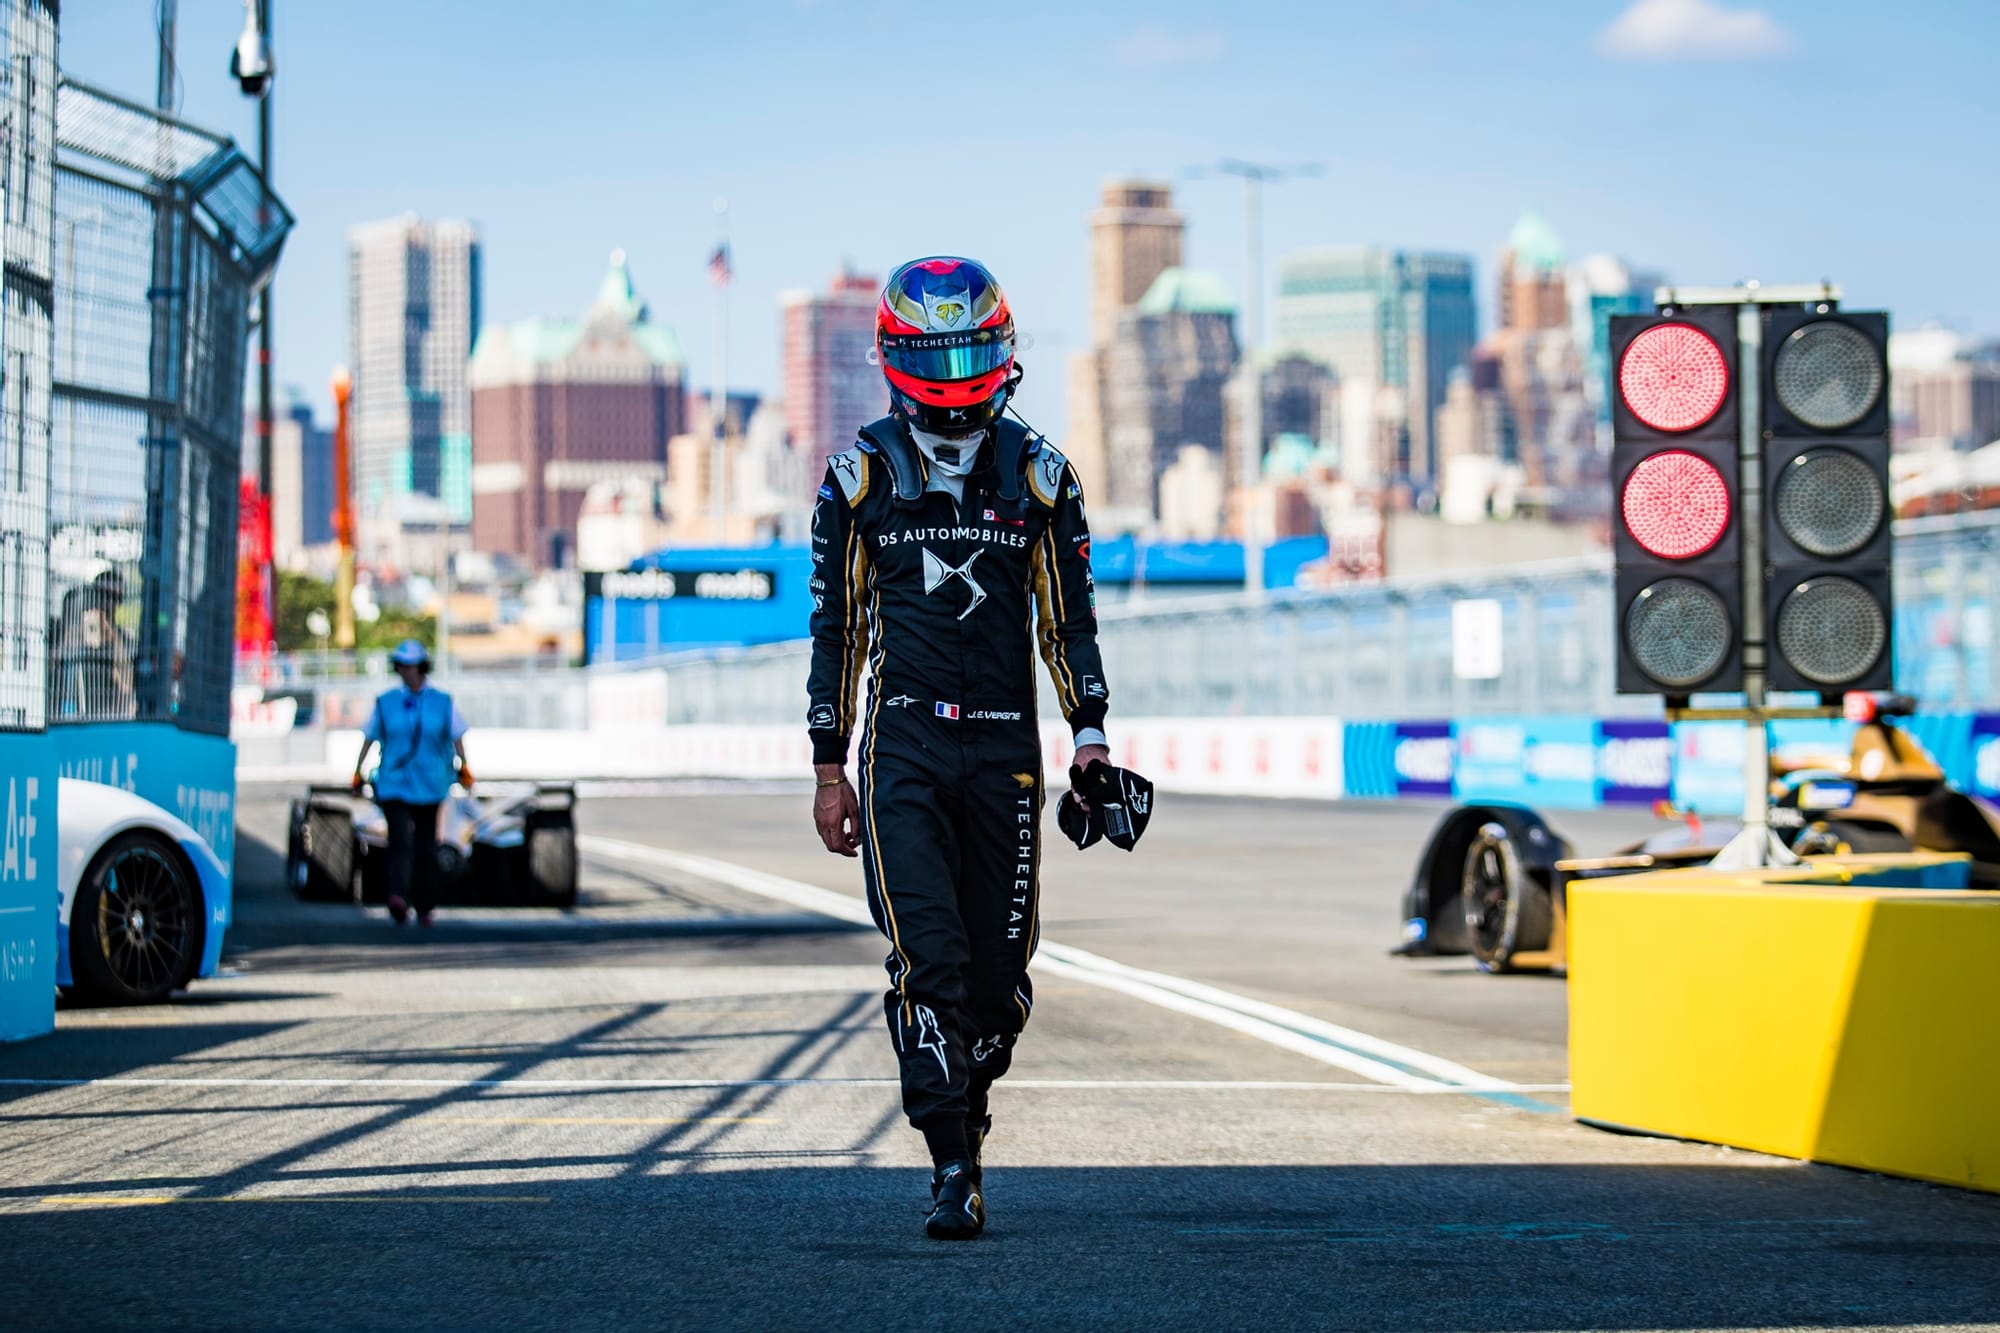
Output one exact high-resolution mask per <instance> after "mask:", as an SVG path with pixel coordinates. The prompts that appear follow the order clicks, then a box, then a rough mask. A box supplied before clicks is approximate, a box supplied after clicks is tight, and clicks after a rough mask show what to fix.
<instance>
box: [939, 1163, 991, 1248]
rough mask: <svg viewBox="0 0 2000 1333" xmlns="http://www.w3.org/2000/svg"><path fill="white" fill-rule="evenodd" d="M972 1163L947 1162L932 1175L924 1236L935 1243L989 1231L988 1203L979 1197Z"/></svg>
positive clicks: (968, 1238) (965, 1237)
mask: <svg viewBox="0 0 2000 1333" xmlns="http://www.w3.org/2000/svg"><path fill="white" fill-rule="evenodd" d="M976 1170H977V1169H976V1168H975V1167H974V1166H973V1164H972V1163H971V1162H946V1163H945V1164H944V1165H943V1166H941V1167H939V1168H938V1169H937V1170H936V1171H934V1172H932V1173H931V1211H930V1215H929V1216H928V1217H926V1218H924V1234H925V1235H927V1236H929V1237H930V1238H931V1239H932V1240H971V1239H972V1238H973V1237H974V1236H977V1235H978V1234H979V1233H980V1232H981V1231H983V1230H985V1228H986V1200H985V1199H983V1198H981V1197H980V1193H979V1181H978V1178H977V1175H976Z"/></svg>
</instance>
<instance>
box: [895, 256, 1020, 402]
mask: <svg viewBox="0 0 2000 1333" xmlns="http://www.w3.org/2000/svg"><path fill="white" fill-rule="evenodd" d="M875 354H876V357H877V359H878V360H879V361H880V362H881V366H882V374H883V375H884V376H885V377H886V378H887V379H888V381H889V397H890V401H891V403H892V405H893V406H894V408H895V411H896V415H898V416H900V417H902V418H903V419H904V420H905V421H907V422H908V423H909V424H910V425H912V426H915V427H916V428H918V429H919V430H924V431H929V432H930V433H932V434H934V435H964V434H968V433H970V432H972V431H975V430H980V429H983V428H984V427H987V426H990V425H992V424H993V422H994V421H995V420H996V419H997V418H998V417H999V415H1000V412H1001V409H1003V408H1004V407H1006V405H1007V395H1008V393H1009V391H1010V388H1011V384H1010V380H1011V379H1012V378H1013V375H1014V312H1013V310H1012V309H1011V308H1010V307H1009V306H1008V304H1007V297H1006V294H1005V293H1003V292H1002V291H1001V290H1000V284H999V283H998V282H996V281H994V279H993V275H992V274H991V273H989V272H987V271H986V268H985V266H984V265H982V264H978V263H975V262H973V261H972V260H970V259H955V258H952V257H950V256H938V257H934V258H931V259H914V260H911V261H910V262H909V263H907V264H905V265H903V266H902V267H901V268H899V269H897V270H896V271H895V272H894V273H892V274H890V275H889V282H888V285H887V286H885V287H883V289H882V300H881V303H880V304H879V305H877V306H876V308H875Z"/></svg>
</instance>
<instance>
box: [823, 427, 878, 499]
mask: <svg viewBox="0 0 2000 1333" xmlns="http://www.w3.org/2000/svg"><path fill="white" fill-rule="evenodd" d="M874 452H875V451H874V449H873V448H871V447H870V446H869V444H868V442H867V441H866V440H860V441H856V442H855V443H854V444H852V445H849V446H848V447H847V448H845V449H842V450H841V451H840V452H839V453H837V454H835V455H834V456H833V457H831V458H829V459H827V460H826V462H827V466H828V467H830V468H831V469H832V470H833V479H834V480H835V481H836V482H838V483H839V484H840V491H841V494H843V495H845V496H846V497H847V507H848V508H849V509H852V508H854V506H856V505H858V504H860V503H861V497H862V496H864V495H866V494H868V472H869V468H868V458H867V455H868V454H872V453H874Z"/></svg>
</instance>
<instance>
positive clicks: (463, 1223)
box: [0, 1163, 2000, 1330]
mask: <svg viewBox="0 0 2000 1333" xmlns="http://www.w3.org/2000/svg"><path fill="white" fill-rule="evenodd" d="M530 1165H531V1164H528V1163H523V1166H524V1167H526V1166H530ZM424 1170H425V1168H424V1166H423V1164H420V1163H413V1164H411V1165H410V1167H409V1168H408V1171H409V1173H410V1174H411V1175H412V1176H413V1177H415V1176H419V1175H422V1174H423V1173H424ZM1833 1175H1834V1173H1829V1172H1824V1171H1813V1170H1804V1169H1802V1170H1799V1171H1797V1172H1787V1173H1785V1174H1784V1175H1782V1176H1775V1175H1774V1173H1768V1172H1744V1171H1740V1170H1729V1169H1725V1168H1703V1167H1693V1168H1690V1167H1651V1168H1632V1167H1609V1166H1604V1167H1600V1166H1543V1167H1526V1166H1474V1167H1451V1166H1416V1167H1368V1166H1363V1167H1330V1168H1319V1167H1296V1168H1284V1167H1267V1168H1265V1167H1260V1168H1230V1167H1198V1166H1197V1167H1179V1168H1126V1169H1101V1170H1093V1169H1067V1168H1035V1169H1018V1170H1010V1169H1007V1168H1006V1167H1004V1166H1001V1165H995V1166H993V1167H991V1168H990V1169H989V1176H990V1179H989V1181H988V1193H989V1196H990V1199H991V1204H992V1209H993V1222H992V1226H991V1228H990V1229H989V1231H988V1233H987V1235H986V1236H985V1237H983V1238H982V1239H980V1240H978V1241H976V1242H973V1243H971V1244H965V1245H940V1244H936V1243H933V1242H929V1241H926V1240H924V1239H922V1238H921V1236H920V1234H919V1221H918V1219H919V1210H920V1206H921V1203H922V1194H923V1190H922V1177H921V1173H918V1172H913V1171H910V1170H908V1169H894V1170H891V1169H884V1168H877V1167H865V1166H860V1167H856V1166H818V1165H811V1164H802V1165H795V1166H779V1167H777V1168H775V1169H767V1170H750V1171H739V1170H725V1171H709V1172H701V1173H690V1174H678V1175H645V1176H639V1177H632V1176H629V1175H623V1174H620V1175H618V1176H616V1177H614V1178H612V1179H593V1180H563V1181H550V1180H539V1181H524V1182H523V1183H522V1184H520V1185H518V1186H509V1187H503V1188H494V1187H482V1188H477V1189H469V1188H457V1187H453V1186H451V1185H448V1184H446V1185H418V1184H414V1183H413V1184H411V1185H410V1186H408V1187H402V1188H388V1189H370V1190H368V1191H367V1192H366V1193H357V1194H355V1195H352V1196H349V1197H348V1198H346V1199H343V1200H322V1201H317V1202H313V1201H296V1200H294V1201H282V1202H280V1201H270V1200H266V1201H261V1202H260V1201H252V1200H244V1199H242V1198H241V1197H240V1196H228V1197H225V1198H220V1199H214V1198H211V1200H210V1201H208V1202H199V1203H196V1202H189V1203H174V1204H162V1205H158V1206H131V1205H126V1206H118V1207H106V1206H98V1205H95V1204H92V1203H89V1202H87V1201H78V1202H74V1203H64V1202H58V1203H54V1204H48V1205H44V1206H42V1207H40V1208H39V1209H38V1210H37V1211H31V1212H20V1211H8V1212H5V1213H0V1253H5V1254H6V1255H7V1256H8V1260H9V1262H8V1263H7V1264H6V1266H5V1268H4V1270H0V1302H4V1305H0V1308H5V1309H8V1310H10V1311H13V1312H15V1313H16V1314H17V1315H20V1316H39V1318H37V1319H35V1320H34V1322H41V1321H43V1320H54V1319H57V1318H60V1319H61V1320H62V1321H63V1322H64V1323H66V1324H69V1325H71V1326H79V1327H80V1326H91V1325H99V1326H108V1325H113V1324H116V1325H121V1326H129V1325H130V1324H131V1323H132V1322H133V1321H142V1322H145V1323H150V1324H156V1325H165V1324H173V1325H180V1324H211V1325H243V1324H250V1325H256V1326H272V1327H278V1326H289V1327H324V1326H329V1325H338V1326H347V1327H397V1326H416V1325H440V1326H453V1327H474V1326H477V1327H499V1326H510V1327H515V1326H564V1327H601V1326H628V1327H637V1326H650V1327H700V1328H746V1329H748V1328H756V1329H766V1328H806V1327H811V1328H882V1327H893V1326H898V1325H905V1324H911V1325H915V1326H918V1327H934V1328H953V1329H982V1328H1002V1327H1019V1326H1021V1325H1023V1324H1032V1325H1034V1326H1037V1327H1042V1328H1083V1327H1092V1328H1145V1329H1149V1330H1157V1329H1179V1328H1189V1329H1194V1328H1200V1329H1212V1328H1223V1327H1234V1328H1277V1327H1286V1328H1402V1329H1433V1328H1435V1329H1445V1328H1487V1329H1581V1328H1593V1329H1609V1328H1635V1329H1636V1328H1686V1329H1694V1328H1706V1327H1718V1326H1720V1327H1732V1326H1742V1325H1755V1326H1761V1327H1796V1328H1804V1327H1828V1326H1833V1327H1841V1326H1847V1327H1860V1326H1876V1327H1882V1326H1886V1327H1899V1326H1919V1325H1934V1324H1946V1323H1961V1322H1974V1321H1982V1320H1986V1319H1990V1318H1992V1317H1993V1315H1994V1313H1995V1311H1996V1309H2000V1304H1996V1302H2000V1200H1983V1199H1980V1198H1977V1197H1976V1196H1964V1195H1951V1194H1949V1193H1947V1192H1942V1191H1931V1192H1930V1193H1933V1194H1935V1195H1936V1197H1935V1198H1933V1199H1929V1200H1922V1201H1918V1200H1913V1199H1912V1198H1911V1195H1912V1194H1913V1193H1922V1192H1925V1191H1924V1187H1922V1186H1914V1185H1909V1184H1906V1183H1901V1182H1890V1181H1871V1182H1868V1184H1869V1185H1870V1188H1866V1189H1859V1190H1857V1189H1855V1188H1854V1187H1853V1186H1854V1181H1853V1180H1852V1178H1847V1179H1841V1180H1835V1179H1830V1177H1831V1176H1833ZM1913 1202H1921V1203H1922V1204H1923V1205H1924V1206H1923V1211H1922V1212H1921V1214H1920V1215H1921V1216H1922V1217H1923V1218H1925V1219H1927V1220H1928V1221H1929V1222H1930V1223H1932V1224H1933V1225H1929V1226H1925V1227H1923V1229H1922V1234H1921V1235H1920V1234H1919V1232H1918V1228H1917V1226H1916V1224H1915V1222H1914V1221H1913V1218H1914V1217H1915V1216H1917V1215H1918V1214H1916V1213H1915V1211H1914V1210H1913V1209H1912V1208H1911V1204H1912V1203H1913ZM1830 1205H1831V1206H1830ZM1940 1210H1942V1211H1944V1212H1948V1213H1949V1214H1950V1215H1951V1216H1952V1218H1953V1219H1954V1220H1955V1223H1956V1225H1957V1234H1956V1236H1955V1237H1954V1238H1953V1239H1950V1240H1945V1241H1940V1240H1938V1239H1937V1234H1938V1233H1937V1230H1936V1228H1935V1225H1934V1224H1935V1223H1937V1222H1938V1221H1939V1220H1940ZM1898 1214H1901V1216H1900V1217H1899V1216H1898ZM139 1255H149V1256H153V1257H154V1261H153V1262H147V1263H131V1262H126V1261H124V1260H118V1261H111V1260H112V1258H113V1256H139ZM167 1256H173V1259H172V1262H171V1264H168V1263H167V1262H166V1257H167Z"/></svg>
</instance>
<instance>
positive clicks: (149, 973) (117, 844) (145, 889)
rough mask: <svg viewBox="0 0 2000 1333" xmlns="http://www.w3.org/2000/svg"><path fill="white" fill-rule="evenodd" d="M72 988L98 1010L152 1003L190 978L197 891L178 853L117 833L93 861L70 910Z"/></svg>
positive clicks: (144, 837) (198, 940)
mask: <svg viewBox="0 0 2000 1333" xmlns="http://www.w3.org/2000/svg"><path fill="white" fill-rule="evenodd" d="M69 920H70V931H69V965H70V975H71V976H72V977H73V978H75V984H74V986H73V987H72V988H71V989H72V990H73V991H74V993H75V994H76V995H77V996H78V997H80V998H83V999H87V1000H91V1001H95V1002H97V1003H100V1004H157V1003H158V1002H160V1001H161V1000H164V999H166V998H167V997H168V996H169V995H171V994H173V993H174V992H175V991H177V990H179V989H181V988H182V987H183V986H185V985H187V984H188V982H190V981H192V980H193V979H194V974H195V972H196V971H197V970H198V969H199V968H200V967H201V950H202V943H203V939H204V933H203V926H204V922H203V910H202V897H201V890H200V888H199V887H198V886H197V885H196V883H195V878H194V872H193V870H191V869H190V868H189V867H188V864H187V862H186V860H185V859H183V857H182V855H181V852H180V849H179V848H178V847H175V846H174V845H173V844H172V843H170V842H168V841H167V840H166V839H165V838H162V837H160V836H159V835H157V834H152V833H121V834H119V835H118V836H117V837H115V838H113V839H112V840H111V841H110V842H108V843H106V844H105V845H104V846H103V848H102V849H100V850H99V851H98V853H97V855H96V856H95V857H93V858H91V862H90V866H89V868H88V869H87V870H85V871H84V873H83V879H82V881H81V882H80V883H78V885H77V888H76V897H75V899H74V901H72V902H71V904H70V916H69Z"/></svg>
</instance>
